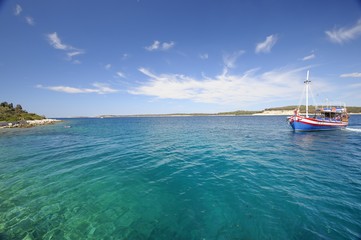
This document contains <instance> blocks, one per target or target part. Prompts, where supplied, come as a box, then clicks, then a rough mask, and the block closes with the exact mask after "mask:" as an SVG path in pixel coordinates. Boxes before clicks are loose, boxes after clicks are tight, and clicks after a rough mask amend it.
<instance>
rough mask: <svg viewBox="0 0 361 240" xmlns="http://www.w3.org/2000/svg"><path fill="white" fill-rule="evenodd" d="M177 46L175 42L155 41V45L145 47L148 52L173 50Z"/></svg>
mask: <svg viewBox="0 0 361 240" xmlns="http://www.w3.org/2000/svg"><path fill="white" fill-rule="evenodd" d="M174 45H175V42H173V41H171V42H163V43H161V42H160V41H158V40H155V41H154V42H153V44H151V45H150V46H147V47H144V48H145V49H146V50H147V51H150V52H152V51H166V50H169V49H171V48H173V47H174Z"/></svg>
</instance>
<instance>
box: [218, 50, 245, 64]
mask: <svg viewBox="0 0 361 240" xmlns="http://www.w3.org/2000/svg"><path fill="white" fill-rule="evenodd" d="M244 53H245V51H244V50H239V51H236V52H233V53H231V54H227V53H225V54H223V63H224V65H225V67H226V68H234V67H235V66H236V65H235V64H236V61H237V59H238V58H239V57H240V56H241V55H242V54H244Z"/></svg>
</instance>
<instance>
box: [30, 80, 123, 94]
mask: <svg viewBox="0 0 361 240" xmlns="http://www.w3.org/2000/svg"><path fill="white" fill-rule="evenodd" d="M92 86H93V88H75V87H69V86H43V85H41V84H39V85H37V86H36V87H37V88H42V89H47V90H51V91H55V92H64V93H97V94H108V93H115V92H118V90H116V89H113V88H111V87H109V86H108V85H107V84H104V83H93V84H92Z"/></svg>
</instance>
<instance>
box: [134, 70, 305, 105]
mask: <svg viewBox="0 0 361 240" xmlns="http://www.w3.org/2000/svg"><path fill="white" fill-rule="evenodd" d="M139 71H140V72H141V73H143V74H144V75H145V76H147V77H148V78H149V79H148V81H147V82H146V83H144V84H141V85H140V86H138V87H136V88H134V89H131V90H129V93H130V94H136V95H146V96H153V97H156V98H160V99H187V100H191V101H194V102H201V103H217V104H236V105H243V106H247V105H251V104H254V102H260V101H268V102H271V101H275V100H279V99H294V96H299V91H300V89H302V88H303V81H302V79H303V78H304V76H303V74H304V71H305V69H304V68H299V69H291V70H283V69H280V70H273V71H269V72H264V73H258V71H259V70H257V69H252V70H250V71H247V72H245V73H244V74H241V75H230V74H221V75H218V76H215V77H213V78H210V77H207V78H205V77H203V78H201V79H196V78H192V77H189V76H185V75H182V74H155V73H153V72H151V71H150V70H148V69H145V68H140V69H139Z"/></svg>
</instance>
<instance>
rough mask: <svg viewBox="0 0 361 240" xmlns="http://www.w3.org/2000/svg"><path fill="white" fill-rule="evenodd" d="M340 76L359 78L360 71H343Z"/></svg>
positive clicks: (360, 76)
mask: <svg viewBox="0 0 361 240" xmlns="http://www.w3.org/2000/svg"><path fill="white" fill-rule="evenodd" d="M340 77H342V78H361V73H360V72H354V73H344V74H341V75H340Z"/></svg>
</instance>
